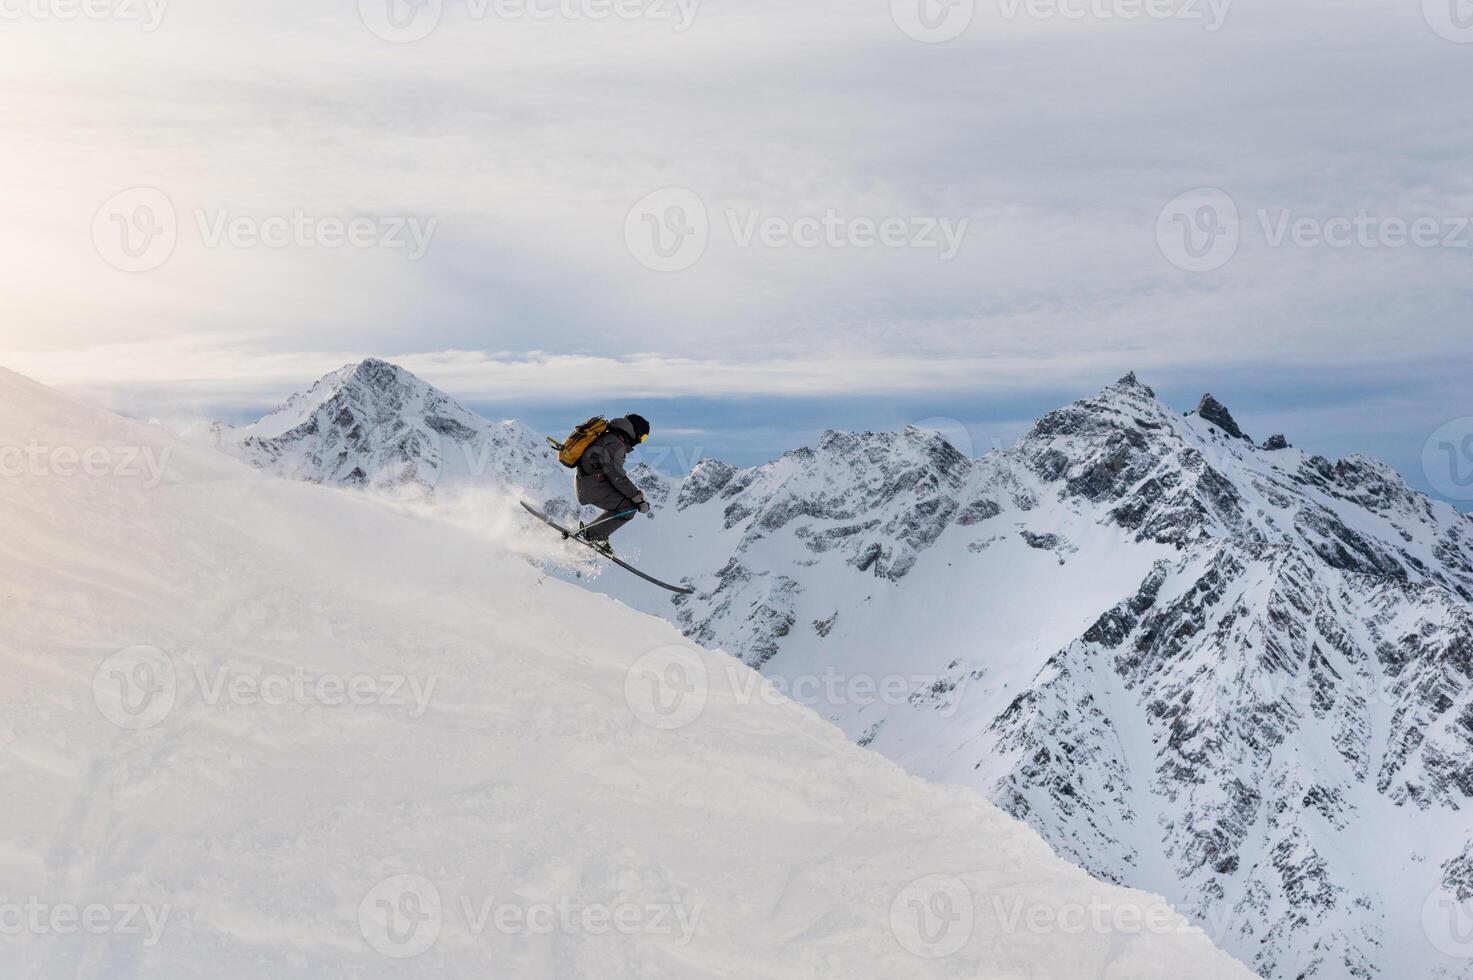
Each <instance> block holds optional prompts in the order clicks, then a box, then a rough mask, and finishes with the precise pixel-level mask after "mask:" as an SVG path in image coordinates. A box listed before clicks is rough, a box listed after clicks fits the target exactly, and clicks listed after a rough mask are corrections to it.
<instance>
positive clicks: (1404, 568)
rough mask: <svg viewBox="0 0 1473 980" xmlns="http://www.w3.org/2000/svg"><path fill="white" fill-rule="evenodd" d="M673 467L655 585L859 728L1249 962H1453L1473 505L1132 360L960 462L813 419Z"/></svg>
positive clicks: (1470, 720)
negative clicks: (1023, 432)
mask: <svg viewBox="0 0 1473 980" xmlns="http://www.w3.org/2000/svg"><path fill="white" fill-rule="evenodd" d="M667 490H668V497H669V499H670V500H671V501H672V503H671V504H670V505H668V506H666V507H665V508H663V509H662V510H661V511H660V513H659V523H658V525H657V527H658V531H656V530H655V528H651V529H649V530H647V531H643V532H641V538H642V544H643V555H642V560H645V561H647V562H653V563H655V564H658V565H660V566H662V567H686V568H689V567H690V565H691V563H692V562H696V563H697V564H696V566H695V567H696V568H697V569H698V570H699V571H700V572H702V573H703V574H699V575H697V576H695V578H694V584H695V585H696V586H697V593H696V594H695V595H693V596H690V597H688V598H681V599H678V600H677V601H675V602H674V603H673V604H672V605H671V606H670V607H669V609H668V610H667V612H668V613H669V614H671V615H672V618H673V619H674V620H675V622H677V623H678V624H679V625H680V626H681V627H682V629H683V630H684V631H685V632H686V633H687V635H689V636H691V637H692V638H695V639H697V640H699V641H700V642H701V643H703V644H706V645H709V646H716V647H721V648H723V649H726V650H728V651H731V652H733V653H735V654H737V655H739V656H741V657H742V658H743V659H744V660H746V662H748V663H749V664H752V665H754V666H759V667H760V668H761V670H762V671H763V672H764V673H765V674H766V675H768V676H769V677H771V678H773V679H774V680H775V681H778V682H780V683H782V684H783V685H784V686H786V687H787V688H789V689H791V690H793V691H795V692H808V695H809V696H808V697H806V698H805V700H807V701H809V702H810V703H813V704H814V706H815V707H816V708H818V710H819V711H820V712H822V713H823V714H825V715H826V716H827V717H829V718H831V719H833V720H834V721H836V722H837V723H838V724H839V725H840V726H841V727H843V728H844V730H845V731H846V732H847V733H848V734H849V735H850V737H852V738H854V739H856V740H857V741H859V742H861V743H862V744H866V745H869V746H871V747H872V748H874V749H876V750H878V751H880V752H882V753H884V754H885V755H887V756H889V757H891V758H893V759H895V760H896V761H899V762H901V763H902V764H903V765H904V766H905V767H906V768H907V769H909V770H910V771H912V772H916V773H919V774H921V775H925V776H927V777H930V778H936V779H940V780H944V781H947V782H955V783H961V784H963V785H968V786H973V787H975V788H977V789H979V790H981V791H982V792H984V793H986V794H987V795H989V796H990V797H991V798H992V799H994V800H995V801H996V802H998V803H999V804H1000V805H1001V806H1003V807H1004V808H1005V809H1007V810H1009V811H1010V812H1012V813H1013V814H1015V815H1017V816H1019V817H1020V818H1022V819H1025V820H1027V821H1028V822H1029V823H1030V824H1032V825H1033V826H1034V827H1035V828H1037V829H1038V830H1039V831H1040V832H1041V833H1042V834H1043V835H1044V837H1045V838H1046V839H1047V840H1049V842H1050V843H1051V844H1052V845H1053V846H1054V847H1055V849H1056V850H1057V851H1058V852H1059V853H1061V854H1063V855H1065V856H1067V857H1068V858H1069V859H1070V860H1072V861H1076V862H1078V863H1080V864H1081V865H1083V866H1084V867H1086V868H1088V869H1090V870H1091V871H1093V872H1094V873H1095V874H1097V875H1099V876H1100V877H1102V878H1104V879H1106V880H1110V881H1119V882H1127V883H1130V884H1132V885H1135V886H1137V887H1143V888H1147V889H1151V890H1154V891H1159V892H1161V893H1163V894H1166V895H1168V896H1170V897H1171V898H1172V899H1173V900H1174V901H1176V902H1178V903H1180V904H1181V906H1182V907H1183V908H1188V909H1190V910H1191V912H1192V914H1193V916H1194V918H1195V919H1196V921H1198V922H1199V923H1201V924H1203V925H1204V926H1205V927H1207V928H1208V930H1209V932H1211V933H1212V934H1214V935H1215V937H1216V938H1217V939H1218V941H1219V942H1221V943H1222V945H1223V946H1224V948H1226V949H1228V950H1229V951H1230V952H1232V953H1234V954H1235V955H1237V956H1238V957H1239V958H1241V959H1242V960H1243V961H1244V962H1247V963H1249V964H1251V965H1253V966H1254V967H1255V968H1256V969H1257V970H1258V971H1259V972H1261V973H1262V974H1263V975H1264V976H1267V977H1274V978H1280V977H1282V978H1299V977H1305V978H1309V977H1318V978H1341V977H1401V976H1420V977H1430V976H1448V977H1465V976H1473V960H1470V959H1459V958H1456V957H1451V958H1450V957H1448V956H1447V955H1445V954H1446V951H1447V949H1449V948H1453V949H1454V950H1455V951H1456V950H1457V949H1462V948H1464V947H1461V946H1458V944H1457V943H1456V942H1454V941H1453V940H1451V939H1448V938H1447V936H1450V935H1454V934H1455V932H1456V930H1455V928H1454V927H1455V926H1456V925H1457V923H1454V922H1449V921H1448V920H1447V917H1446V915H1444V914H1443V913H1442V911H1440V910H1443V909H1444V908H1445V907H1446V906H1445V905H1444V904H1442V903H1456V902H1458V901H1462V900H1466V899H1468V898H1470V897H1473V822H1470V821H1469V820H1468V818H1467V816H1466V814H1467V812H1468V808H1469V805H1470V803H1473V800H1470V797H1473V615H1470V612H1473V610H1470V597H1473V518H1470V517H1469V516H1468V515H1466V514H1463V513H1460V512H1458V511H1456V510H1455V509H1453V508H1452V507H1451V506H1448V505H1446V504H1442V503H1436V502H1433V501H1431V500H1429V499H1428V498H1426V497H1424V496H1423V495H1421V494H1419V493H1417V492H1415V491H1413V490H1412V489H1410V488H1409V487H1408V486H1407V485H1406V484H1405V483H1404V482H1403V481H1402V479H1401V478H1400V477H1399V476H1398V475H1397V474H1396V473H1395V472H1394V471H1392V470H1391V469H1390V468H1388V467H1386V466H1384V465H1382V464H1380V463H1378V462H1376V461H1374V460H1371V459H1367V458H1364V457H1351V458H1348V459H1344V460H1340V461H1339V462H1331V461H1329V460H1326V459H1323V458H1320V457H1314V456H1310V455H1308V454H1306V453H1304V452H1301V451H1299V450H1297V449H1293V448H1291V447H1289V445H1288V442H1287V440H1285V439H1284V438H1283V437H1281V436H1276V437H1274V438H1272V439H1270V440H1267V441H1266V442H1265V443H1264V444H1263V445H1262V446H1260V445H1255V444H1254V442H1252V441H1251V440H1250V439H1249V438H1248V437H1247V436H1246V435H1244V434H1243V433H1242V432H1241V431H1240V430H1239V428H1238V426H1237V424H1236V422H1234V421H1233V419H1232V416H1231V414H1230V413H1229V412H1228V411H1227V409H1226V408H1225V407H1223V406H1222V405H1221V404H1220V403H1218V402H1217V401H1216V400H1215V399H1212V398H1211V396H1208V397H1206V398H1204V399H1203V401H1202V403H1201V404H1200V405H1199V407H1198V409H1197V410H1196V411H1195V412H1192V413H1189V414H1188V415H1186V416H1182V415H1181V414H1179V413H1177V412H1173V411H1171V410H1170V409H1168V408H1167V407H1166V406H1165V405H1163V404H1162V403H1161V402H1160V401H1159V400H1158V399H1157V398H1156V396H1155V395H1154V393H1153V392H1152V391H1151V389H1149V388H1148V387H1146V386H1145V385H1143V384H1141V383H1140V382H1139V381H1138V380H1137V379H1136V378H1135V377H1134V376H1128V377H1126V378H1124V379H1122V380H1121V381H1120V382H1118V383H1117V384H1114V385H1112V386H1110V387H1109V388H1107V389H1105V390H1104V391H1102V392H1101V393H1100V394H1098V395H1097V396H1095V397H1093V398H1088V399H1085V400H1083V401H1080V402H1078V403H1076V404H1074V405H1071V406H1068V407H1066V408H1064V409H1061V410H1059V411H1056V412H1053V413H1051V414H1049V415H1048V416H1046V417H1044V418H1043V419H1041V420H1040V421H1039V422H1038V423H1037V424H1036V425H1035V426H1034V427H1033V429H1032V430H1031V431H1030V432H1029V433H1028V434H1027V436H1026V437H1025V438H1024V439H1023V440H1022V442H1021V443H1020V444H1019V445H1017V446H1016V447H1013V448H1011V449H1008V450H1005V451H998V452H994V453H991V454H989V455H987V456H985V457H983V458H982V459H979V460H970V459H967V458H965V457H963V456H962V455H961V454H960V453H958V452H956V451H955V450H954V449H953V448H952V447H951V446H950V445H949V444H947V443H946V442H945V441H944V440H942V439H941V438H940V437H939V436H938V435H936V434H933V433H928V432H924V431H920V430H916V429H910V430H907V431H905V432H903V433H862V434H853V433H834V432H831V433H828V434H827V435H825V436H824V438H823V439H822V440H821V441H820V442H819V444H818V445H817V446H815V447H812V448H806V449H800V450H797V451H795V452H791V453H788V454H786V455H785V456H783V457H782V458H781V459H779V460H777V461H776V462H773V463H770V464H767V465H765V466H759V467H756V468H753V469H746V470H738V469H734V468H732V467H730V466H726V465H724V464H722V463H720V462H717V461H714V460H707V461H703V462H702V463H700V464H699V465H698V466H696V467H695V469H694V472H692V474H691V475H690V476H689V477H688V478H686V479H684V480H683V481H678V482H676V483H674V484H672V485H670V486H669V487H668V488H667ZM602 587H605V588H609V589H611V590H613V591H615V593H616V594H619V595H621V596H623V597H625V598H626V600H627V601H631V602H634V603H637V604H638V603H643V604H646V608H650V606H649V605H648V604H649V603H650V602H651V597H650V596H648V595H647V594H645V593H642V592H640V591H639V590H636V589H632V588H630V587H629V586H628V584H627V583H622V582H619V581H617V580H605V582H604V583H603V584H602ZM887 683H888V684H890V685H891V691H892V693H891V694H890V695H889V696H882V695H879V694H876V693H875V691H876V690H877V689H879V686H880V685H884V684H887ZM1424 910H1428V914H1429V916H1430V922H1431V924H1430V925H1429V924H1428V922H1427V921H1424ZM1438 923H1441V925H1438ZM1439 929H1441V930H1443V932H1445V933H1447V935H1441V934H1439V933H1438V930H1439ZM1444 940H1445V941H1444ZM1465 946H1466V943H1465ZM1466 952H1467V954H1468V955H1473V948H1467V949H1466Z"/></svg>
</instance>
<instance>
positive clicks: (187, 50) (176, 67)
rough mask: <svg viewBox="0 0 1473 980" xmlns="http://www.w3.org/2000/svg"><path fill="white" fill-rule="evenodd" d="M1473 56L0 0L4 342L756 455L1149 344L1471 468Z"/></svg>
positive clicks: (954, 411)
mask: <svg viewBox="0 0 1473 980" xmlns="http://www.w3.org/2000/svg"><path fill="white" fill-rule="evenodd" d="M1470 81H1473V10H1469V9H1468V7H1467V5H1466V0H1425V2H1421V3H1419V2H1417V0H1408V2H1402V0H1396V2H1392V0H1372V2H1364V3H1355V4H1344V3H1329V2H1312V0H1274V2H1273V3H1265V2H1262V0H1254V2H1249V0H863V2H860V0H801V2H799V0H415V2H412V3H411V2H410V0H361V2H360V0H335V2H332V3H321V4H302V3H287V2H284V0H251V2H244V0H212V2H211V3H209V4H200V3H183V2H170V0H86V3H85V4H84V3H83V2H82V0H0V83H3V85H4V91H5V93H6V96H5V98H4V99H0V126H3V132H4V133H5V152H4V153H3V154H0V178H3V180H4V186H5V187H6V189H7V192H6V193H5V194H4V195H0V283H3V289H4V295H5V298H6V299H5V308H4V310H3V312H0V365H4V366H7V367H11V368H13V369H15V370H19V371H21V372H23V373H25V374H28V375H30V376H32V377H35V378H36V379H38V380H40V381H42V382H45V383H48V384H54V385H58V386H60V387H63V388H66V389H68V390H72V391H76V392H78V393H81V394H83V395H85V396H86V397H90V398H95V399H97V400H99V401H102V402H105V403H107V404H109V405H111V406H113V407H115V408H117V409H119V410H121V411H124V412H127V413H130V414H136V415H140V416H147V417H169V418H184V417H199V418H204V417H208V418H224V419H227V420H237V421H238V420H242V419H245V418H249V417H251V416H252V415H253V414H261V413H263V412H264V411H266V410H268V409H269V408H271V407H272V406H273V405H275V404H276V403H278V402H280V401H281V400H282V399H283V398H284V397H285V396H286V395H288V394H290V393H291V392H292V391H295V390H299V389H301V388H303V387H306V386H307V385H308V384H309V383H310V382H311V381H312V380H314V379H315V378H317V377H318V376H320V375H322V374H323V373H326V372H327V371H329V370H332V369H334V368H336V367H338V366H340V365H342V364H344V363H347V362H349V361H352V360H356V359H358V358H361V357H365V356H378V357H383V358H386V359H389V360H393V361H395V362H396V363H400V364H403V365H404V366H406V367H408V368H410V369H411V370H413V371H415V372H416V373H418V374H420V375H421V376H423V377H424V378H426V380H429V381H431V382H433V383H435V384H437V385H439V386H440V387H442V388H444V389H445V390H447V391H449V392H450V393H451V394H453V395H455V396H456V397H458V398H460V399H461V400H463V401H464V402H466V403H467V404H469V405H471V406H472V407H476V408H477V409H479V410H481V411H484V412H486V413H488V414H491V415H493V416H507V417H511V416H515V417H520V418H524V419H526V420H528V421H530V422H532V423H533V424H536V425H539V426H540V427H544V428H548V429H549V430H551V431H558V430H565V429H566V428H567V427H568V426H569V425H570V424H571V421H576V420H578V419H579V418H582V417H586V416H587V415H589V414H592V413H593V412H605V411H615V410H618V411H627V410H629V409H630V408H634V407H637V406H636V405H635V404H634V403H638V406H653V408H652V409H651V410H650V411H646V412H645V413H644V414H647V415H649V416H650V417H651V418H654V419H656V420H657V423H658V424H659V425H660V429H659V431H661V432H664V433H667V434H669V435H670V437H671V439H672V446H675V447H677V448H678V449H679V453H673V452H672V456H671V459H672V460H674V459H675V458H677V457H680V454H684V457H681V458H685V457H689V456H690V455H692V454H694V453H695V452H696V450H700V451H701V452H702V454H709V455H718V456H722V457H723V458H728V459H731V460H732V461H734V462H741V463H752V462H759V461H761V460H763V459H767V458H771V457H772V456H775V455H777V454H778V453H780V452H782V451H783V450H786V449H789V448H793V447H794V446H797V445H801V444H803V443H804V442H807V441H811V440H812V439H813V438H814V437H815V436H816V435H817V434H818V433H821V432H822V431H823V430H824V429H827V428H893V427H896V426H899V425H904V424H908V423H913V422H921V421H925V420H929V419H936V418H940V419H944V420H948V421H947V422H946V425H949V426H953V427H954V428H957V429H958V430H959V431H964V432H965V433H966V438H967V439H969V440H970V441H972V442H973V443H974V445H975V447H976V449H977V451H978V452H981V451H985V450H986V449H987V448H990V446H991V445H992V444H996V443H998V442H1006V441H1009V440H1011V439H1013V438H1016V437H1017V435H1019V434H1021V432H1022V431H1023V430H1024V429H1025V428H1026V426H1027V425H1028V423H1029V422H1031V421H1032V419H1034V418H1036V417H1037V416H1038V415H1040V414H1042V413H1043V412H1045V411H1047V410H1048V409H1050V408H1053V407H1056V406H1057V405H1059V404H1063V403H1065V402H1068V401H1071V400H1073V399H1075V398H1079V397H1082V396H1084V395H1087V394H1089V393H1092V392H1094V391H1096V390H1098V389H1099V388H1100V387H1102V386H1104V385H1105V384H1108V383H1109V382H1111V381H1113V380H1114V379H1115V378H1117V377H1119V376H1120V375H1122V374H1124V373H1125V372H1126V371H1128V370H1134V371H1136V372H1137V373H1138V374H1139V375H1140V377H1141V378H1142V380H1144V381H1146V382H1147V383H1149V384H1151V385H1153V386H1154V387H1155V388H1156V389H1157V390H1158V391H1159V392H1160V393H1161V394H1162V395H1163V397H1165V398H1166V399H1167V401H1168V402H1169V403H1170V404H1172V405H1173V406H1175V407H1179V408H1181V409H1183V410H1185V409H1190V408H1191V407H1193V406H1194V405H1195V403H1196V400H1197V398H1198V397H1200V395H1201V394H1202V393H1203V392H1205V391H1211V392H1212V393H1214V394H1215V395H1216V396H1217V397H1218V398H1219V399H1221V400H1223V401H1224V402H1226V403H1227V404H1228V405H1229V406H1230V407H1231V408H1232V409H1233V410H1234V412H1235V413H1236V414H1237V415H1238V417H1239V419H1240V421H1242V423H1243V424H1244V427H1245V428H1246V429H1248V431H1249V432H1251V433H1252V434H1253V435H1255V436H1257V437H1259V438H1262V437H1264V436H1266V435H1268V434H1271V433H1273V432H1280V431H1282V432H1284V433H1285V434H1287V435H1288V436H1289V438H1290V440H1291V441H1292V442H1295V443H1296V444H1297V445H1301V446H1303V447H1305V448H1308V449H1311V450H1312V451H1315V452H1322V453H1325V454H1326V455H1330V456H1332V457H1335V456H1340V455H1345V454H1348V453H1351V452H1365V453H1368V454H1371V455H1374V456H1377V457H1380V458H1383V459H1385V460H1387V461H1388V462H1390V463H1392V464H1393V465H1395V466H1396V467H1397V468H1398V469H1400V470H1401V471H1402V472H1403V473H1404V474H1405V475H1406V476H1407V478H1408V480H1409V481H1411V482H1412V483H1413V484H1414V485H1416V486H1418V487H1419V488H1422V489H1426V490H1429V491H1431V492H1433V493H1436V494H1438V495H1441V496H1444V497H1447V498H1449V499H1454V500H1456V501H1459V502H1460V503H1462V504H1463V505H1465V506H1468V505H1470V504H1473V398H1470V396H1469V390H1470V385H1469V378H1470V376H1473V330H1470V326H1473V324H1470V316H1469V313H1470V309H1473V307H1470V293H1473V277H1470V271H1473V228H1470V227H1469V225H1470V221H1469V218H1470V216H1473V167H1470V166H1469V161H1470V156H1473V154H1470V150H1473V125H1470V123H1473V100H1469V99H1467V98H1466V97H1465V93H1466V91H1467V88H1468V83H1469V82H1470ZM672 465H674V463H673V462H672ZM1465 498H1467V499H1465Z"/></svg>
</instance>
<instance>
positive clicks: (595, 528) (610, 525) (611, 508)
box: [583, 489, 639, 541]
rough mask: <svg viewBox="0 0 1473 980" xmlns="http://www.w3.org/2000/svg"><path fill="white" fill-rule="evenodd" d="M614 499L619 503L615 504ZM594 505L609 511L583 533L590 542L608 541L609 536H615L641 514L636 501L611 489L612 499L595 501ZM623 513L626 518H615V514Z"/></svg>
mask: <svg viewBox="0 0 1473 980" xmlns="http://www.w3.org/2000/svg"><path fill="white" fill-rule="evenodd" d="M612 498H617V499H618V501H619V503H617V504H615V503H613V502H612ZM592 503H593V505H594V506H595V507H604V508H607V509H606V510H605V511H604V512H603V513H602V514H600V515H598V517H597V518H596V519H595V520H592V521H589V522H588V530H587V531H584V532H583V537H584V538H585V539H586V540H588V541H607V540H608V539H609V535H611V534H613V533H614V532H615V531H617V530H619V528H621V527H623V526H624V525H625V524H628V523H629V522H630V521H632V520H634V518H635V515H637V514H638V513H639V509H638V508H637V507H636V506H635V504H634V501H632V500H630V499H629V498H628V497H626V496H624V495H623V494H621V493H619V492H618V491H617V490H612V489H611V490H610V497H606V498H603V499H600V500H595V501H592ZM621 513H622V514H623V515H624V516H622V517H614V516H613V515H615V514H621ZM604 518H608V520H604ZM600 521H602V523H600Z"/></svg>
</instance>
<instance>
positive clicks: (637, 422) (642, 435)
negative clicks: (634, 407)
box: [624, 412, 650, 442]
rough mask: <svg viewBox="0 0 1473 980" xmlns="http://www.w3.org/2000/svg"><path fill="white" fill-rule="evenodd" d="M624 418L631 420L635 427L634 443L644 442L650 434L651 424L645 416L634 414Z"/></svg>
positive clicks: (631, 413) (630, 422)
mask: <svg viewBox="0 0 1473 980" xmlns="http://www.w3.org/2000/svg"><path fill="white" fill-rule="evenodd" d="M624 417H625V418H626V419H628V420H629V424H630V425H632V426H634V441H635V442H644V441H645V439H646V438H647V437H648V436H649V434H650V424H649V422H647V421H645V417H644V416H643V415H635V414H634V413H633V412H630V413H629V414H628V415H626V416H624Z"/></svg>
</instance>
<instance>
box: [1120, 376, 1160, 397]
mask: <svg viewBox="0 0 1473 980" xmlns="http://www.w3.org/2000/svg"><path fill="white" fill-rule="evenodd" d="M1110 387H1111V388H1121V389H1134V390H1136V391H1139V392H1141V393H1143V394H1145V395H1147V396H1149V397H1151V398H1155V397H1156V392H1155V390H1153V389H1152V388H1151V386H1150V385H1147V384H1142V383H1141V381H1140V379H1139V378H1137V377H1136V376H1135V372H1134V371H1129V372H1127V373H1126V375H1125V377H1123V378H1121V379H1120V380H1119V381H1117V382H1115V383H1114V384H1113V385H1111V386H1110Z"/></svg>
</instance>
